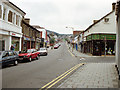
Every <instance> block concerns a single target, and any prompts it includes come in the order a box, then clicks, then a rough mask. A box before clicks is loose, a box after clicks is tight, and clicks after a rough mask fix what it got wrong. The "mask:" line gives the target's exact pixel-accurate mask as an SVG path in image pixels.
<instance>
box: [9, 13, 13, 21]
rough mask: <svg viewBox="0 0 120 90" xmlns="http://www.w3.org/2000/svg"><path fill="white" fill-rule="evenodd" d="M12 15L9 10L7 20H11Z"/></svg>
mask: <svg viewBox="0 0 120 90" xmlns="http://www.w3.org/2000/svg"><path fill="white" fill-rule="evenodd" d="M12 16H13V13H12V12H11V11H9V14H8V21H9V22H12Z"/></svg>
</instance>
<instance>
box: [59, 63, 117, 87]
mask: <svg viewBox="0 0 120 90" xmlns="http://www.w3.org/2000/svg"><path fill="white" fill-rule="evenodd" d="M58 88H118V74H117V71H116V68H115V64H114V63H89V64H86V65H85V66H83V67H82V68H79V69H78V70H77V71H76V72H75V73H73V75H71V76H70V77H69V78H67V79H66V80H65V81H64V82H63V83H62V84H61V85H59V86H58Z"/></svg>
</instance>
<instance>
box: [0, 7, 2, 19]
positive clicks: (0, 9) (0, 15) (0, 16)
mask: <svg viewBox="0 0 120 90" xmlns="http://www.w3.org/2000/svg"><path fill="white" fill-rule="evenodd" d="M0 18H2V6H1V5H0Z"/></svg>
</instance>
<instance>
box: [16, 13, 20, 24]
mask: <svg viewBox="0 0 120 90" xmlns="http://www.w3.org/2000/svg"><path fill="white" fill-rule="evenodd" d="M16 25H18V26H19V16H18V15H16Z"/></svg>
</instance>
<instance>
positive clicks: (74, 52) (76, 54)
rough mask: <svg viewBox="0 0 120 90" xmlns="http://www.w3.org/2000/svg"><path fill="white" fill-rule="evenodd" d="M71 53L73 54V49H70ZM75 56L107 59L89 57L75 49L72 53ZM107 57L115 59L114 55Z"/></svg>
mask: <svg viewBox="0 0 120 90" xmlns="http://www.w3.org/2000/svg"><path fill="white" fill-rule="evenodd" d="M69 50H70V51H71V52H72V48H70V49H69ZM72 53H73V54H74V55H75V56H77V57H105V56H104V55H102V56H92V55H87V54H85V53H81V52H79V51H77V50H75V49H73V52H72ZM106 57H115V56H114V55H113V56H112V55H106Z"/></svg>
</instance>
